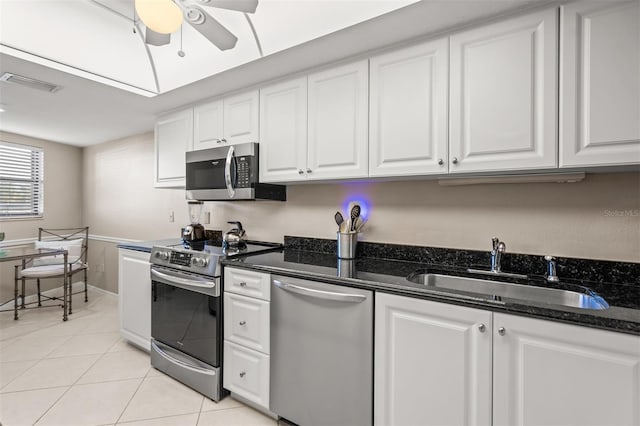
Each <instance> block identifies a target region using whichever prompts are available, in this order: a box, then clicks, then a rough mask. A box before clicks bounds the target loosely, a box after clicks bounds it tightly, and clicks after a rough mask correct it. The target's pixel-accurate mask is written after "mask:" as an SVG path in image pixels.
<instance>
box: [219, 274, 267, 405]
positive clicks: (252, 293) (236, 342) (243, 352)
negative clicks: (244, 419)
mask: <svg viewBox="0 0 640 426" xmlns="http://www.w3.org/2000/svg"><path fill="white" fill-rule="evenodd" d="M270 284H271V278H270V275H269V274H263V273H261V272H255V271H249V270H246V269H238V268H229V267H226V268H225V269H224V295H223V297H224V347H223V357H224V362H223V363H222V365H223V367H222V368H223V372H222V373H223V374H222V375H223V379H222V382H223V386H224V387H225V388H226V389H228V390H229V391H231V392H232V393H233V394H235V395H237V396H240V397H242V398H244V399H245V400H247V401H250V402H252V403H253V404H255V405H257V406H259V407H262V408H264V409H266V410H268V409H269V368H270V361H269V353H270V348H269V346H270V345H269V342H270V334H269V333H270V309H269V308H270V302H269V300H270V296H271V294H270Z"/></svg>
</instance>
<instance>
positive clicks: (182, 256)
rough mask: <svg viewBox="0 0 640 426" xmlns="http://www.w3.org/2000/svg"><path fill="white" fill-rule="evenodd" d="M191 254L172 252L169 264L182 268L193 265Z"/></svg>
mask: <svg viewBox="0 0 640 426" xmlns="http://www.w3.org/2000/svg"><path fill="white" fill-rule="evenodd" d="M191 257H192V254H191V253H184V252H180V251H172V252H171V258H170V259H169V264H171V265H180V266H189V265H191Z"/></svg>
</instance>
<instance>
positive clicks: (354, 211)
mask: <svg viewBox="0 0 640 426" xmlns="http://www.w3.org/2000/svg"><path fill="white" fill-rule="evenodd" d="M359 217H360V206H359V205H357V204H356V205H355V206H353V208H352V209H351V232H355V230H356V220H357V219H358V218H359Z"/></svg>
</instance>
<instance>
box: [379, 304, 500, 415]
mask: <svg viewBox="0 0 640 426" xmlns="http://www.w3.org/2000/svg"><path fill="white" fill-rule="evenodd" d="M491 337H492V336H491V312H488V311H482V310H479V309H471V308H466V307H460V306H454V305H448V304H444V303H436V302H431V301H427V300H421V299H415V298H411V297H405V296H394V295H389V294H384V293H376V309H375V339H374V340H375V345H374V346H375V356H374V360H375V362H374V375H375V378H374V424H376V425H380V426H390V425H407V426H409V425H421V426H427V425H470V424H478V425H489V424H491Z"/></svg>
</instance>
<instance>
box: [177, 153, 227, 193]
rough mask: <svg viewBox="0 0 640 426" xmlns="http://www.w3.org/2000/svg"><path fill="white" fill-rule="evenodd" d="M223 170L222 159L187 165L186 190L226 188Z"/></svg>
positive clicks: (223, 161) (223, 162)
mask: <svg viewBox="0 0 640 426" xmlns="http://www.w3.org/2000/svg"><path fill="white" fill-rule="evenodd" d="M224 168H225V160H224V159H220V160H215V161H199V162H197V163H187V178H186V187H187V190H190V191H192V190H197V189H224V188H226V187H227V186H226V184H225V181H224Z"/></svg>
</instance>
